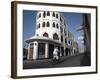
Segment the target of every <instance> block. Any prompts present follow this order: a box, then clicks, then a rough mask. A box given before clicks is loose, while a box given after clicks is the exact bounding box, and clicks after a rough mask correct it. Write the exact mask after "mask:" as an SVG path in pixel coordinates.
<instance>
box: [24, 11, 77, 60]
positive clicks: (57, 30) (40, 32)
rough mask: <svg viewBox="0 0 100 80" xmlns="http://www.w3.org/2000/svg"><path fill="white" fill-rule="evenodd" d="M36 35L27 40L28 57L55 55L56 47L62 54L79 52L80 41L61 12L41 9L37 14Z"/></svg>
mask: <svg viewBox="0 0 100 80" xmlns="http://www.w3.org/2000/svg"><path fill="white" fill-rule="evenodd" d="M35 29H36V30H35V35H34V36H32V37H31V38H29V39H27V40H26V43H28V56H27V59H41V58H43V59H45V58H52V57H53V50H54V48H55V47H58V48H59V51H60V56H71V55H74V54H77V53H78V43H77V42H76V41H74V36H73V34H72V33H71V32H70V31H69V30H68V25H67V22H66V21H65V19H64V17H63V15H62V14H61V13H59V12H52V11H51V12H50V11H39V12H37V15H36V28H35Z"/></svg>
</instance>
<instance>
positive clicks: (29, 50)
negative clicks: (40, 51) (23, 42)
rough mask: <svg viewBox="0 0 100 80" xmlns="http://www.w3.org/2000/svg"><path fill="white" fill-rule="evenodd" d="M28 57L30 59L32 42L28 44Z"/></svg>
mask: <svg viewBox="0 0 100 80" xmlns="http://www.w3.org/2000/svg"><path fill="white" fill-rule="evenodd" d="M27 59H30V44H28V55H27Z"/></svg>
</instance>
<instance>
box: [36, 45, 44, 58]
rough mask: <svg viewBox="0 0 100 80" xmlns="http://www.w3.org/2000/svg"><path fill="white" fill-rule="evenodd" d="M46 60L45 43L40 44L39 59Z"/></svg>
mask: <svg viewBox="0 0 100 80" xmlns="http://www.w3.org/2000/svg"><path fill="white" fill-rule="evenodd" d="M42 58H45V43H39V44H38V59H42Z"/></svg>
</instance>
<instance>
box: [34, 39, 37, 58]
mask: <svg viewBox="0 0 100 80" xmlns="http://www.w3.org/2000/svg"><path fill="white" fill-rule="evenodd" d="M37 57H38V42H36V41H35V42H34V49H33V59H37Z"/></svg>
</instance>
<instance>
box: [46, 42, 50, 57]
mask: <svg viewBox="0 0 100 80" xmlns="http://www.w3.org/2000/svg"><path fill="white" fill-rule="evenodd" d="M48 48H49V46H48V43H46V44H45V58H48V57H49V53H48V51H49V49H48Z"/></svg>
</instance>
